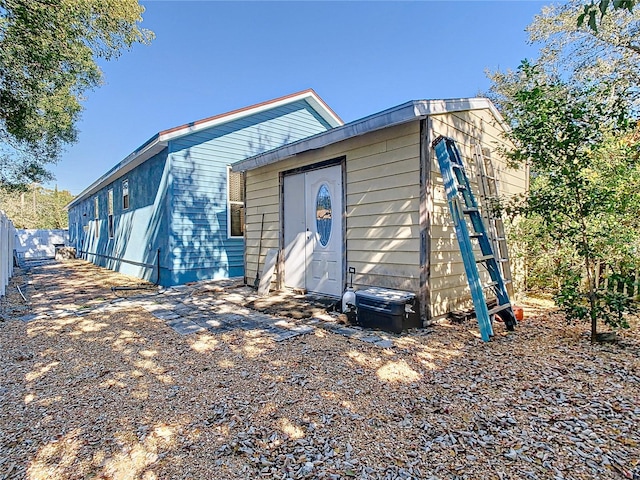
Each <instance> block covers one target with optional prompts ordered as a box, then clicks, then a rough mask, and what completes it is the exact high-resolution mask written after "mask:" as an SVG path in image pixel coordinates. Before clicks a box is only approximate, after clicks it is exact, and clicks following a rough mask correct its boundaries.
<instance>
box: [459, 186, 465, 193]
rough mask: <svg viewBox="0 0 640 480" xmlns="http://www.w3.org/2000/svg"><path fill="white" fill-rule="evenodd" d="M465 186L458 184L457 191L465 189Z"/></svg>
mask: <svg viewBox="0 0 640 480" xmlns="http://www.w3.org/2000/svg"><path fill="white" fill-rule="evenodd" d="M466 189H467V187H465V186H464V185H458V191H459V192H461V191H462V190H466Z"/></svg>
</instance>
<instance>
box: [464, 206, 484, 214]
mask: <svg viewBox="0 0 640 480" xmlns="http://www.w3.org/2000/svg"><path fill="white" fill-rule="evenodd" d="M479 211H480V210H478V207H468V208H463V209H462V213H476V212H479Z"/></svg>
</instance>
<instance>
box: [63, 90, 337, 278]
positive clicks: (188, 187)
mask: <svg viewBox="0 0 640 480" xmlns="http://www.w3.org/2000/svg"><path fill="white" fill-rule="evenodd" d="M342 123H343V122H342V121H341V120H340V118H339V117H338V116H337V115H336V114H335V113H334V112H333V111H332V110H331V109H330V108H329V107H328V106H327V105H326V104H325V103H324V101H322V99H321V98H320V97H319V96H318V95H317V94H316V93H315V92H314V91H313V90H306V91H303V92H299V93H295V94H292V95H288V96H285V97H281V98H277V99H274V100H270V101H268V102H264V103H260V104H257V105H253V106H250V107H246V108H242V109H239V110H234V111H232V112H228V113H224V114H222V115H217V116H214V117H209V118H205V119H203V120H199V121H195V122H191V123H189V124H186V125H182V126H179V127H176V128H171V129H168V130H164V131H161V132H159V133H157V134H156V135H154V136H153V137H151V138H150V139H149V140H147V141H146V142H145V143H144V144H143V145H142V146H141V147H139V148H138V149H136V150H135V151H134V152H132V153H131V154H130V155H128V156H127V157H126V158H125V159H124V160H122V161H121V162H119V163H118V164H117V165H115V166H114V167H113V168H112V169H111V170H109V171H108V172H107V173H105V174H104V175H102V176H101V177H100V178H98V179H97V180H96V181H95V182H94V183H93V184H91V185H90V186H88V187H87V188H86V189H85V190H84V191H83V192H82V193H80V195H78V196H77V197H76V198H75V199H74V200H73V201H72V202H71V203H69V205H67V210H68V213H69V234H70V241H71V244H72V245H73V246H75V247H76V249H77V252H78V255H80V256H81V257H82V258H85V259H87V260H89V261H91V262H93V263H95V264H97V265H101V266H104V267H107V268H110V269H113V270H116V271H119V272H123V273H127V274H130V275H134V276H137V277H140V278H143V279H146V280H151V281H154V282H157V283H159V284H161V285H164V286H169V285H178V284H183V283H186V282H190V281H195V280H203V279H217V278H228V277H236V276H240V277H242V276H243V273H244V223H245V221H244V176H243V174H242V173H232V172H230V167H229V166H230V164H232V163H233V162H237V161H238V160H242V159H244V158H247V157H250V156H255V155H256V154H259V153H261V152H264V151H266V150H272V149H274V148H277V147H280V146H282V145H285V144H287V143H289V142H293V141H297V140H300V139H302V138H305V137H308V136H310V135H313V134H316V133H318V132H323V131H326V130H328V129H331V128H334V127H337V126H340V125H342Z"/></svg>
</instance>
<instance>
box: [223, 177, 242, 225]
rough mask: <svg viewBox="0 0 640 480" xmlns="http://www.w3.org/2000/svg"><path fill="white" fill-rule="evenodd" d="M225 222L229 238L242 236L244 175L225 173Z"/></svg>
mask: <svg viewBox="0 0 640 480" xmlns="http://www.w3.org/2000/svg"><path fill="white" fill-rule="evenodd" d="M227 173H228V175H227V198H228V206H229V208H228V210H227V212H228V213H227V222H228V229H229V236H230V237H242V236H244V173H243V172H232V171H231V168H229V169H228V171H227Z"/></svg>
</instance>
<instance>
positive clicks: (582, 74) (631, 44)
mask: <svg viewBox="0 0 640 480" xmlns="http://www.w3.org/2000/svg"><path fill="white" fill-rule="evenodd" d="M603 3H605V2H603ZM607 5H608V4H607ZM608 8H609V10H610V11H609V12H608V13H607V15H605V16H604V17H602V19H601V20H599V23H598V25H599V28H598V29H597V30H594V29H592V28H590V27H589V26H587V25H584V24H582V25H579V23H580V22H579V19H580V18H581V15H583V14H584V9H585V4H584V3H583V2H581V1H578V0H572V1H569V2H566V3H561V4H554V5H551V6H547V7H544V8H543V9H542V12H541V13H540V14H539V15H536V16H535V18H534V20H533V22H532V23H531V25H529V26H528V27H527V32H528V33H529V41H530V43H532V44H539V45H540V46H541V50H540V56H539V58H538V59H537V60H536V62H535V63H536V64H537V65H539V66H540V67H541V68H543V69H544V70H545V71H546V72H547V73H550V74H554V75H561V76H562V78H564V79H565V80H566V81H567V82H568V83H569V84H571V85H573V86H574V87H580V88H582V89H584V90H588V89H592V88H593V87H596V86H602V85H605V86H606V88H600V89H599V95H596V93H597V92H592V99H593V101H596V102H602V103H605V102H606V103H613V102H619V101H621V100H624V101H627V102H629V103H630V105H629V108H636V109H637V108H638V106H639V104H638V103H639V101H640V88H639V87H640V37H639V36H638V33H639V32H640V9H637V8H634V9H632V10H631V11H629V10H626V9H622V8H619V9H613V8H611V7H608Z"/></svg>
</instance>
